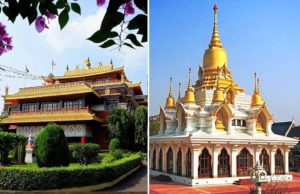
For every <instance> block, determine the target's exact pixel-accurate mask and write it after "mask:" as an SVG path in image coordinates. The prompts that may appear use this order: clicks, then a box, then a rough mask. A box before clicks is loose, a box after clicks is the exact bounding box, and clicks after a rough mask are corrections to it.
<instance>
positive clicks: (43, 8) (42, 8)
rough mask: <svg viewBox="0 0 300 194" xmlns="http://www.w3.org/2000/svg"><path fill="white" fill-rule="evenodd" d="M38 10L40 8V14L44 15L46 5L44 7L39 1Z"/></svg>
mask: <svg viewBox="0 0 300 194" xmlns="http://www.w3.org/2000/svg"><path fill="white" fill-rule="evenodd" d="M39 10H40V13H41V15H44V14H45V13H46V10H47V7H46V5H45V3H40V5H39Z"/></svg>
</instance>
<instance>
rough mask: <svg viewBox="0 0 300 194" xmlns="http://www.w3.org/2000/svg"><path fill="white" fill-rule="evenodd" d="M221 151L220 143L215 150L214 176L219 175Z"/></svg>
mask: <svg viewBox="0 0 300 194" xmlns="http://www.w3.org/2000/svg"><path fill="white" fill-rule="evenodd" d="M219 151H220V145H215V147H214V151H213V169H212V170H213V177H214V178H217V177H218V165H219Z"/></svg>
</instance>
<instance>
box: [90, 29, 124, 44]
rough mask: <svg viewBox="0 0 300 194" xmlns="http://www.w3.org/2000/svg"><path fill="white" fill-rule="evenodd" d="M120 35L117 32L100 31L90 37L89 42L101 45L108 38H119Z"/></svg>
mask: <svg viewBox="0 0 300 194" xmlns="http://www.w3.org/2000/svg"><path fill="white" fill-rule="evenodd" d="M118 35H119V34H118V33H117V32H107V31H101V30H98V31H96V32H95V33H94V34H93V35H92V36H91V37H89V38H88V40H90V41H92V42H95V43H100V42H103V41H105V40H107V39H108V38H114V37H117V36H118Z"/></svg>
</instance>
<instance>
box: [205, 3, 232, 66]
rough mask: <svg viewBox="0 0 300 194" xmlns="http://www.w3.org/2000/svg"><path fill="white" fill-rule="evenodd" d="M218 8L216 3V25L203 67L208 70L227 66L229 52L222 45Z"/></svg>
mask: <svg viewBox="0 0 300 194" xmlns="http://www.w3.org/2000/svg"><path fill="white" fill-rule="evenodd" d="M217 10H218V7H217V5H216V4H215V5H214V27H213V32H212V36H211V41H210V44H209V48H208V49H206V50H205V53H204V57H203V67H204V69H206V70H212V69H217V68H218V67H222V66H223V65H225V66H226V67H227V53H226V50H225V49H224V48H223V47H222V44H221V40H220V37H219V33H218V23H217Z"/></svg>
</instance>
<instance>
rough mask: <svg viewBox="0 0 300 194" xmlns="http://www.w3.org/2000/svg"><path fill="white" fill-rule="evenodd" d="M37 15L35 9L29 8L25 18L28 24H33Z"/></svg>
mask: <svg viewBox="0 0 300 194" xmlns="http://www.w3.org/2000/svg"><path fill="white" fill-rule="evenodd" d="M37 14H38V13H37V10H36V8H34V7H30V11H29V12H28V16H27V19H28V22H29V24H32V22H34V20H35V19H36V17H37Z"/></svg>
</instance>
